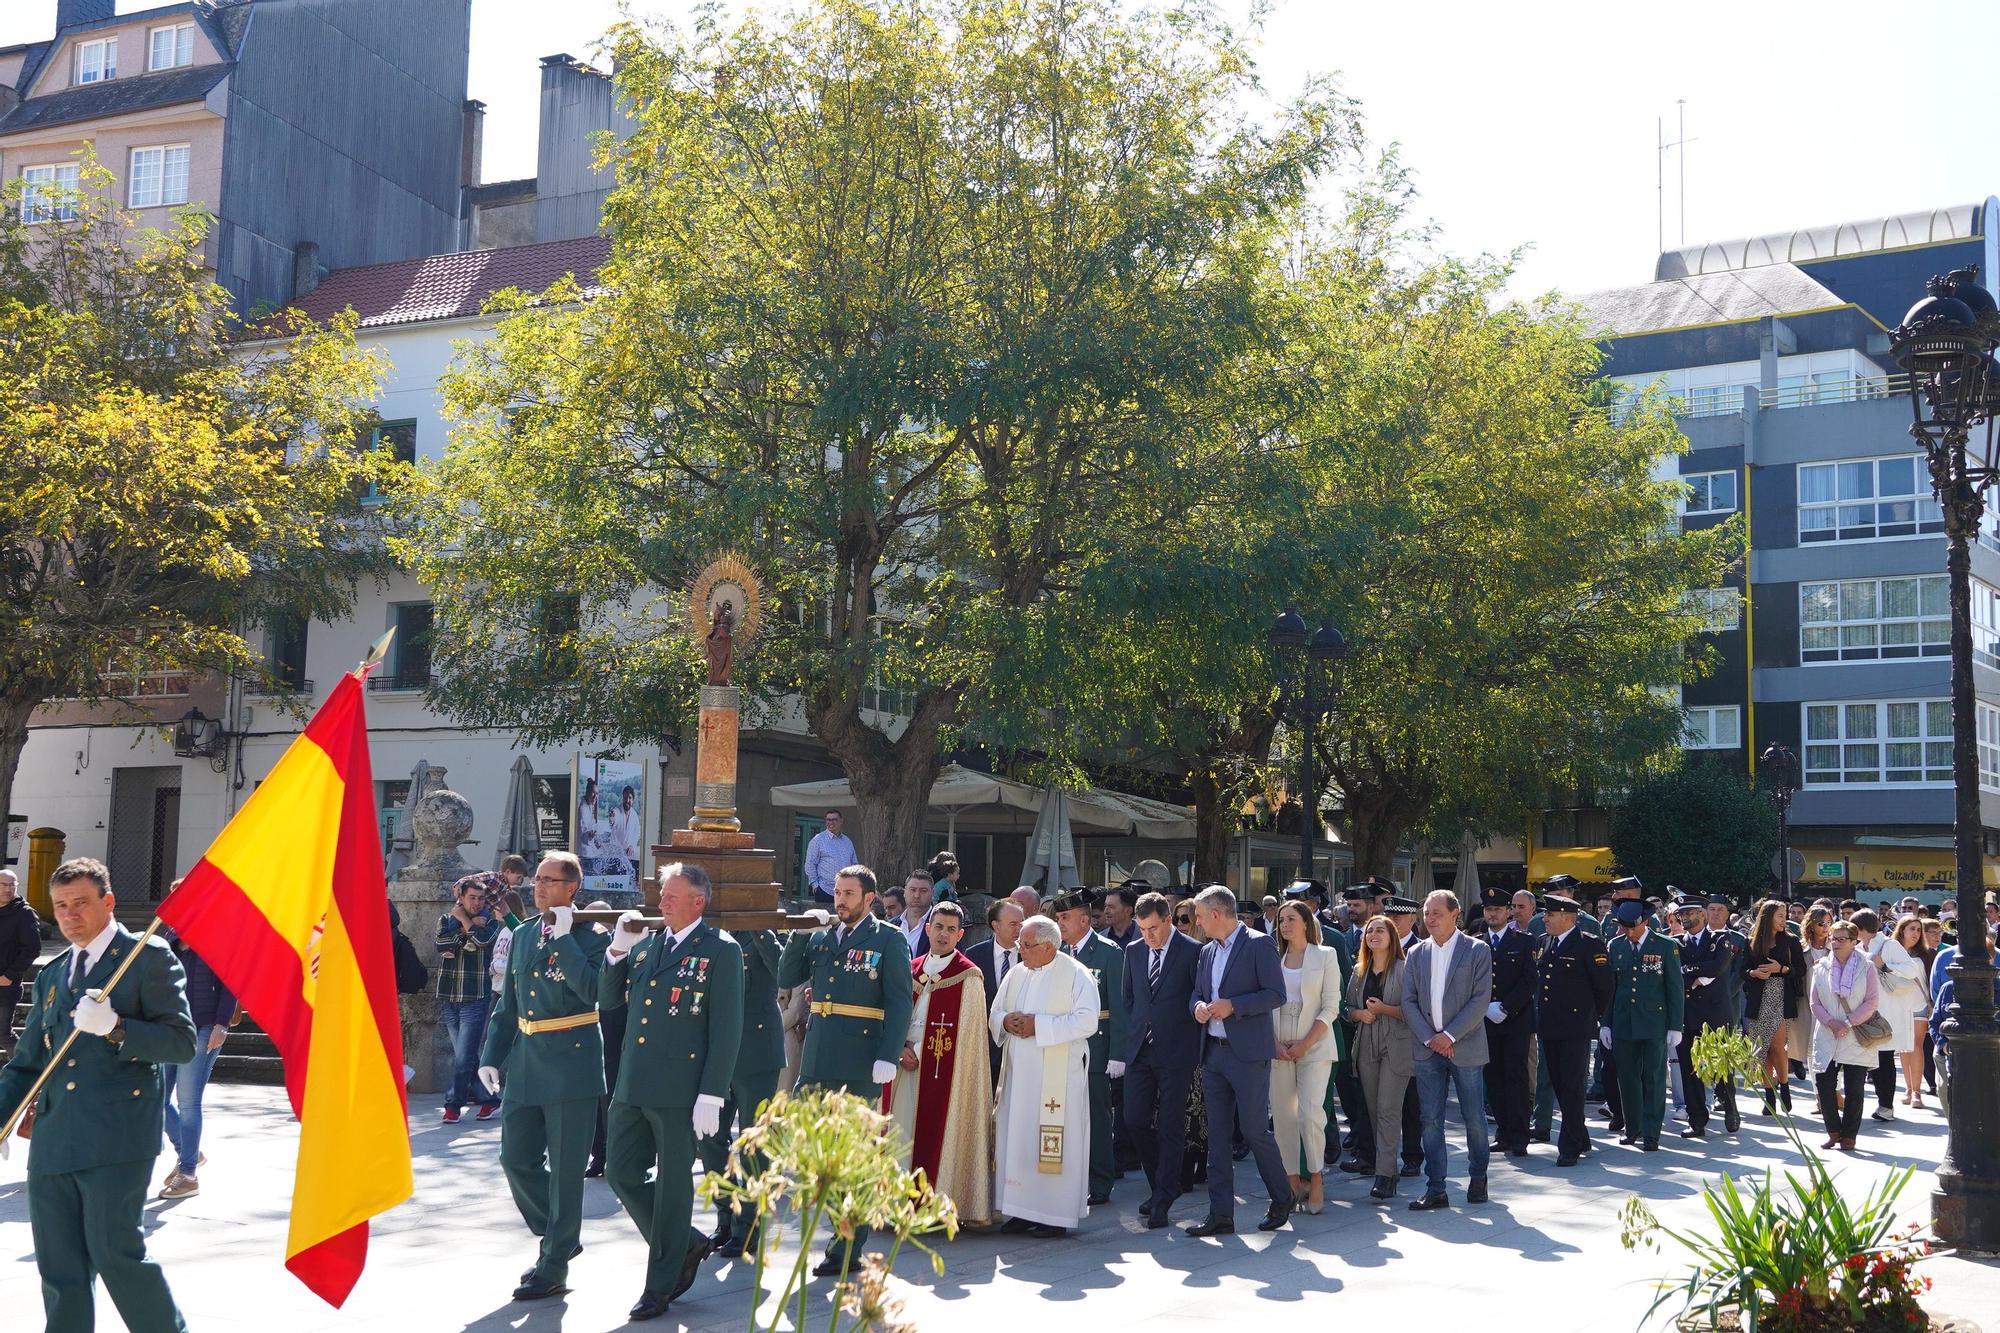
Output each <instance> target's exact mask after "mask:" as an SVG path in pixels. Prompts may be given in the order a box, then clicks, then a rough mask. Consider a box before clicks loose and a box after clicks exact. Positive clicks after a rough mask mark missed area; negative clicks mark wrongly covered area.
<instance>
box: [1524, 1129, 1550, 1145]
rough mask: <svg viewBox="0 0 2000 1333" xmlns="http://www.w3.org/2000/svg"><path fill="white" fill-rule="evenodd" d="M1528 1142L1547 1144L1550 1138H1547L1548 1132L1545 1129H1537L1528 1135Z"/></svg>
mask: <svg viewBox="0 0 2000 1333" xmlns="http://www.w3.org/2000/svg"><path fill="white" fill-rule="evenodd" d="M1528 1142H1530V1143H1548V1142H1551V1139H1550V1137H1549V1131H1547V1130H1546V1129H1538V1130H1534V1131H1533V1132H1531V1133H1530V1134H1529V1135H1528Z"/></svg>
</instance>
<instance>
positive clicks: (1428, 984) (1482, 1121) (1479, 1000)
mask: <svg viewBox="0 0 2000 1333" xmlns="http://www.w3.org/2000/svg"><path fill="white" fill-rule="evenodd" d="M1458 910H1459V909H1458V899H1457V898H1456V897H1455V896H1453V895H1452V894H1450V893H1448V892H1446V891H1445V890H1443V889H1439V890H1438V891H1437V892H1435V893H1433V894H1431V895H1430V897H1428V898H1426V899H1424V930H1425V931H1426V932H1427V937H1426V938H1424V939H1422V940H1419V941H1418V942H1417V945H1416V947H1415V948H1413V949H1411V950H1410V954H1409V961H1408V963H1407V964H1406V965H1405V967H1404V969H1403V1021H1404V1022H1405V1023H1407V1024H1408V1025H1409V1028H1410V1037H1411V1040H1412V1041H1413V1042H1414V1043H1415V1047H1416V1049H1415V1051H1414V1055H1415V1057H1416V1084H1417V1100H1418V1104H1419V1106H1420V1107H1421V1109H1422V1118H1423V1141H1424V1195H1423V1197H1422V1198H1420V1199H1418V1200H1417V1201H1416V1202H1415V1203H1412V1204H1411V1205H1410V1211H1411V1212H1428V1211H1430V1210H1431V1209H1433V1208H1449V1207H1451V1199H1450V1198H1449V1197H1448V1196H1447V1195H1446V1194H1445V1192H1444V1175H1445V1145H1444V1107H1445V1095H1446V1093H1447V1091H1448V1090H1449V1089H1456V1090H1457V1093H1458V1114H1459V1118H1460V1119H1461V1120H1463V1121H1464V1122H1465V1152H1466V1157H1467V1159H1468V1160H1469V1161H1470V1163H1471V1176H1470V1179H1468V1180H1467V1181H1466V1184H1465V1201H1466V1202H1467V1203H1485V1202H1486V1159H1487V1155H1488V1144H1487V1139H1486V1083H1485V1068H1486V1006H1487V1005H1488V1004H1490V1003H1492V1001H1493V951H1492V950H1491V949H1489V948H1487V946H1486V942H1485V941H1484V940H1476V939H1474V938H1472V936H1470V935H1467V934H1466V933H1465V932H1464V931H1462V930H1460V929H1459V928H1458Z"/></svg>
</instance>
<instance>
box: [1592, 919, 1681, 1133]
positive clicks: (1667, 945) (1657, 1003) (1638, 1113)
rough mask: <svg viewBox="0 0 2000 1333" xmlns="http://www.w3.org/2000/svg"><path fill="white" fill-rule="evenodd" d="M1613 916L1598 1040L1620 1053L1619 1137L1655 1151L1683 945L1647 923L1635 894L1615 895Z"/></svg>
mask: <svg viewBox="0 0 2000 1333" xmlns="http://www.w3.org/2000/svg"><path fill="white" fill-rule="evenodd" d="M1611 915H1612V920H1613V921H1614V922H1615V923H1616V924H1617V926H1618V928H1619V930H1620V931H1621V932H1623V933H1622V934H1620V935H1619V937H1618V938H1617V939H1614V940H1612V941H1611V947H1610V949H1609V950H1608V951H1607V952H1608V954H1609V956H1610V961H1611V983H1612V984H1611V1012H1610V1015H1609V1019H1610V1021H1609V1022H1608V1023H1606V1024H1605V1025H1603V1026H1602V1027H1600V1028H1599V1030H1598V1039H1599V1040H1600V1041H1602V1042H1603V1044H1604V1046H1605V1049H1607V1050H1610V1051H1615V1052H1616V1053H1617V1057H1618V1086H1619V1091H1620V1095H1621V1097H1622V1099H1623V1101H1624V1106H1625V1134H1624V1136H1623V1137H1622V1138H1620V1139H1619V1142H1620V1143H1626V1144H1630V1143H1634V1142H1636V1143H1638V1144H1639V1146H1640V1147H1641V1148H1643V1149H1644V1150H1645V1151H1647V1152H1657V1151H1658V1150H1659V1147H1660V1126H1661V1125H1663V1124H1664V1123H1665V1122H1666V1118H1667V1056H1668V1055H1669V1053H1671V1052H1672V1051H1673V1050H1674V1049H1675V1048H1676V1047H1678V1046H1679V1045H1680V1041H1681V1013H1682V999H1683V995H1682V990H1681V959H1680V950H1679V949H1678V948H1677V947H1676V946H1675V944H1674V942H1673V941H1672V940H1671V939H1669V938H1667V937H1666V936H1665V935H1662V934H1660V933H1659V932H1658V931H1656V930H1653V929H1652V928H1651V927H1650V926H1649V925H1648V924H1647V919H1646V904H1644V903H1643V902H1640V901H1639V900H1638V899H1636V898H1627V899H1624V900H1622V901H1620V902H1619V903H1618V904H1617V905H1616V906H1615V907H1613V908H1612V909H1611Z"/></svg>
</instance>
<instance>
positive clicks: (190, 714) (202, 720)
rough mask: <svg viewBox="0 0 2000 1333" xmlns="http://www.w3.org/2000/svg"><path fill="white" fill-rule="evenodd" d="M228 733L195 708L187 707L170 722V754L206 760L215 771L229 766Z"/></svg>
mask: <svg viewBox="0 0 2000 1333" xmlns="http://www.w3.org/2000/svg"><path fill="white" fill-rule="evenodd" d="M229 740H230V736H229V733H228V732H227V731H225V730H223V727H222V723H221V722H220V721H218V720H217V719H215V718H212V717H209V716H208V715H206V714H205V713H203V712H202V711H201V709H199V708H190V709H188V710H187V712H185V713H182V714H181V720H180V721H178V722H176V723H174V753H175V754H176V755H178V756H179V757H180V758H182V759H206V760H208V763H209V767H211V768H213V769H214V770H215V771H216V772H218V773H224V772H227V771H228V769H229Z"/></svg>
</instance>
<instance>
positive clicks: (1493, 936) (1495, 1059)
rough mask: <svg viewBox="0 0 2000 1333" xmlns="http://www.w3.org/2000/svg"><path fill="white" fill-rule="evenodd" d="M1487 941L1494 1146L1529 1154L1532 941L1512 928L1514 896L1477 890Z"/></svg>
mask: <svg viewBox="0 0 2000 1333" xmlns="http://www.w3.org/2000/svg"><path fill="white" fill-rule="evenodd" d="M1479 901H1480V905H1481V907H1483V908H1484V909H1485V913H1486V944H1487V947H1488V948H1490V949H1491V950H1492V951H1493V998H1492V1001H1491V1002H1490V1003H1488V1005H1487V1006H1486V1049H1487V1051H1488V1064H1487V1078H1488V1079H1490V1080H1491V1083H1490V1084H1489V1086H1490V1087H1491V1088H1492V1090H1493V1121H1494V1135H1493V1146H1494V1147H1496V1148H1498V1149H1499V1150H1500V1151H1501V1152H1504V1153H1506V1154H1507V1155H1508V1156H1509V1157H1526V1156H1527V1155H1528V1109H1529V1106H1528V1098H1529V1095H1530V1093H1529V1087H1528V1042H1529V1039H1530V1038H1531V1037H1533V1036H1534V1035H1535V942H1534V939H1533V938H1532V937H1531V936H1530V935H1529V934H1528V932H1527V931H1525V930H1516V929H1514V927H1513V905H1514V895H1513V894H1511V893H1509V892H1507V890H1505V889H1498V888H1488V889H1482V890H1481V891H1480V894H1479Z"/></svg>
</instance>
